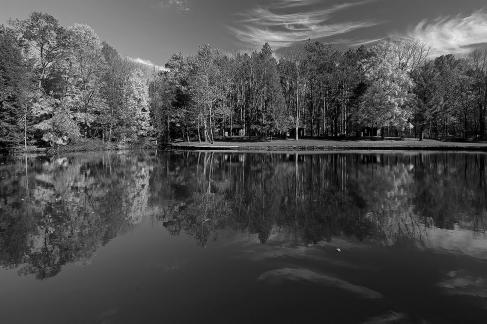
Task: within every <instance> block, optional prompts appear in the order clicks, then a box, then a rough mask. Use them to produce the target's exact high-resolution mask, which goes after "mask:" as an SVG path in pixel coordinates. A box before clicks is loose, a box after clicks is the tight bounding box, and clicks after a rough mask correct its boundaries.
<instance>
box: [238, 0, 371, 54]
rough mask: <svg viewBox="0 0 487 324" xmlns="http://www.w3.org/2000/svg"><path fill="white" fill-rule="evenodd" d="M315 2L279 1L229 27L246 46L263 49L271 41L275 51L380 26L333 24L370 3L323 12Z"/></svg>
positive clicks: (314, 0) (324, 10) (257, 9)
mask: <svg viewBox="0 0 487 324" xmlns="http://www.w3.org/2000/svg"><path fill="white" fill-rule="evenodd" d="M315 2H317V1H316V0H278V1H275V2H273V3H272V4H271V5H269V6H267V7H257V8H254V9H253V10H251V11H249V12H247V13H246V14H244V15H243V19H242V20H241V21H240V26H239V27H229V28H230V30H231V31H232V32H233V33H234V34H235V36H236V37H237V38H238V39H239V40H240V41H242V42H243V43H246V44H251V45H254V46H259V45H262V44H263V43H265V42H268V43H269V44H270V45H271V46H272V47H273V48H281V47H286V46H290V45H292V44H293V43H295V42H300V41H305V40H307V39H317V38H326V37H330V36H334V35H339V34H344V33H348V32H351V31H353V30H357V29H360V28H366V27H371V26H375V25H377V24H378V23H377V22H374V21H346V22H335V23H331V22H330V20H331V19H332V18H333V15H334V14H335V13H337V12H339V11H342V10H345V9H348V8H351V7H354V6H358V5H362V4H365V3H368V2H370V1H360V2H349V3H342V4H337V5H335V6H332V7H328V8H321V9H319V8H315V7H308V6H309V5H311V4H313V3H315ZM283 9H285V10H283Z"/></svg>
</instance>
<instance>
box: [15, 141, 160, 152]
mask: <svg viewBox="0 0 487 324" xmlns="http://www.w3.org/2000/svg"><path fill="white" fill-rule="evenodd" d="M153 148H156V147H155V146H154V145H153V144H151V143H150V142H148V141H147V142H146V141H141V142H134V143H115V142H111V143H109V142H103V141H101V140H84V141H78V142H75V143H70V144H68V145H59V146H55V147H46V148H43V147H36V146H28V147H27V153H29V154H48V155H57V154H63V153H75V152H102V151H124V150H137V149H153ZM25 152H26V150H25V148H24V147H23V146H19V147H16V148H14V149H13V150H12V153H14V154H23V153H25Z"/></svg>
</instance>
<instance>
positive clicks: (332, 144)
mask: <svg viewBox="0 0 487 324" xmlns="http://www.w3.org/2000/svg"><path fill="white" fill-rule="evenodd" d="M166 149H168V150H181V151H237V152H255V151H260V152H289V151H310V152H333V151H350V150H354V151H377V150H381V151H464V152H487V143H482V142H480V143H471V142H470V143H463V142H442V141H437V140H423V141H419V140H410V139H407V140H404V141H394V140H384V141H368V140H358V141H336V140H317V139H305V140H299V141H297V142H296V141H295V140H275V141H270V142H239V143H235V142H215V143H214V144H210V143H203V142H202V143H199V142H190V143H188V142H180V143H172V144H170V145H169V146H168V147H167V148H166Z"/></svg>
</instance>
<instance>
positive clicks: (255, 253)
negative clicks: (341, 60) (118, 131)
mask: <svg viewBox="0 0 487 324" xmlns="http://www.w3.org/2000/svg"><path fill="white" fill-rule="evenodd" d="M486 158H487V155H483V154H451V153H450V154H446V153H438V154H436V153H427V154H424V153H423V154H419V153H418V154H415V153H407V154H406V153H405V154H400V153H397V154H390V153H371V154H369V153H367V154H362V153H359V154H352V153H350V154H319V155H318V154H316V155H304V154H299V155H294V154H231V153H189V152H184V153H159V154H156V153H155V152H154V153H150V152H146V153H138V154H135V153H124V154H115V153H112V154H79V155H69V156H65V157H59V158H44V157H37V158H29V159H28V160H27V163H26V161H25V160H24V159H16V160H12V159H8V158H6V157H3V158H0V181H1V182H0V317H1V318H0V322H1V323H49V324H51V323H342V322H343V323H448V322H451V323H460V322H461V323H468V322H472V323H475V322H476V323H485V322H486V321H487V234H486V228H487V183H486ZM338 249H339V250H338ZM340 251H341V252H340Z"/></svg>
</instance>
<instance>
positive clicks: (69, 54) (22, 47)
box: [0, 12, 152, 147]
mask: <svg viewBox="0 0 487 324" xmlns="http://www.w3.org/2000/svg"><path fill="white" fill-rule="evenodd" d="M0 54H1V55H0V56H1V57H0V71H1V73H0V90H1V91H0V109H1V110H0V123H1V126H2V127H1V129H0V142H1V143H0V144H1V146H3V147H9V146H15V145H19V144H20V143H23V144H24V145H27V142H29V143H34V144H39V143H46V144H51V145H62V144H67V143H69V142H76V141H79V140H83V139H87V138H93V139H102V140H104V141H125V140H134V139H136V138H138V137H146V136H150V135H151V131H152V126H151V118H150V111H149V95H148V86H147V79H148V73H147V71H146V69H145V70H144V68H143V66H141V65H137V64H136V63H134V62H132V61H130V60H128V59H126V58H123V57H121V56H120V55H119V53H118V52H117V51H116V50H115V49H114V48H113V47H111V46H110V45H109V44H107V43H106V42H102V41H101V40H100V38H99V36H98V35H97V34H96V33H95V31H94V30H93V29H92V28H91V27H90V26H87V25H82V24H74V25H73V26H70V27H64V26H62V25H60V24H59V22H58V21H57V20H56V19H55V18H54V17H52V16H51V15H48V14H45V13H40V12H34V13H32V14H31V15H30V16H29V17H28V18H27V19H24V20H19V19H16V20H11V21H10V22H9V24H8V25H7V26H3V25H2V26H0Z"/></svg>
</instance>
